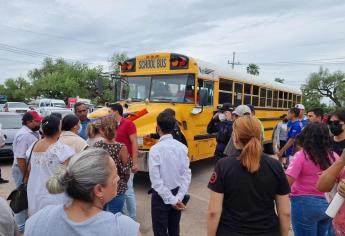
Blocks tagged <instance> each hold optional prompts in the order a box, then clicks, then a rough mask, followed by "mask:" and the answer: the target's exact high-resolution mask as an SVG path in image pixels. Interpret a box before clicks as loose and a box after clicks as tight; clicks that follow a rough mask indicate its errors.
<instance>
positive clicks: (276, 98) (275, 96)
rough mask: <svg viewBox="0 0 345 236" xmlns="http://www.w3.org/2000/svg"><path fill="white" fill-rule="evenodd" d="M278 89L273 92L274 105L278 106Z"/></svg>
mask: <svg viewBox="0 0 345 236" xmlns="http://www.w3.org/2000/svg"><path fill="white" fill-rule="evenodd" d="M278 93H279V92H278V91H274V92H273V107H277V106H278Z"/></svg>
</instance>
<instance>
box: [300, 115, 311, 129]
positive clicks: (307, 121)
mask: <svg viewBox="0 0 345 236" xmlns="http://www.w3.org/2000/svg"><path fill="white" fill-rule="evenodd" d="M301 123H302V125H303V128H305V127H306V126H307V125H308V124H309V120H308V118H306V117H304V118H303V119H302V120H301Z"/></svg>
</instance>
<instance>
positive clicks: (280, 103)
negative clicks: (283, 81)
mask: <svg viewBox="0 0 345 236" xmlns="http://www.w3.org/2000/svg"><path fill="white" fill-rule="evenodd" d="M283 93H284V92H282V91H279V103H278V107H280V108H282V107H283V97H284V96H283Z"/></svg>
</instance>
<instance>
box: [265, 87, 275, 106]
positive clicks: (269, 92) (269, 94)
mask: <svg viewBox="0 0 345 236" xmlns="http://www.w3.org/2000/svg"><path fill="white" fill-rule="evenodd" d="M272 95H273V93H272V90H267V104H266V105H267V106H268V107H272Z"/></svg>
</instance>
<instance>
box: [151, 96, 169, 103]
mask: <svg viewBox="0 0 345 236" xmlns="http://www.w3.org/2000/svg"><path fill="white" fill-rule="evenodd" d="M152 101H167V102H173V100H172V99H171V98H162V97H155V98H153V99H152Z"/></svg>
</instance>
